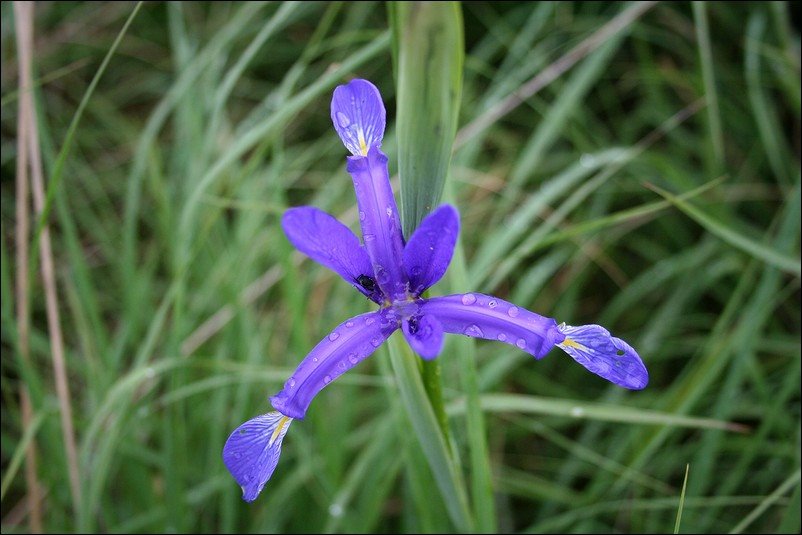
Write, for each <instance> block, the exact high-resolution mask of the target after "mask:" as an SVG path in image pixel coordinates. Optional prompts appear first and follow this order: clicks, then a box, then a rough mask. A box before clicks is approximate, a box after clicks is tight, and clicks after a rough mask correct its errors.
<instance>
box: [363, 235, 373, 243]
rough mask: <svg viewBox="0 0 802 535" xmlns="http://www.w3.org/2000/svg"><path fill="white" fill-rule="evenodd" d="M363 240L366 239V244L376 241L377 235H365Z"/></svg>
mask: <svg viewBox="0 0 802 535" xmlns="http://www.w3.org/2000/svg"><path fill="white" fill-rule="evenodd" d="M362 239H364V240H365V241H366V242H369V241H373V240H375V239H376V235H375V234H365V235H364V236H363V237H362Z"/></svg>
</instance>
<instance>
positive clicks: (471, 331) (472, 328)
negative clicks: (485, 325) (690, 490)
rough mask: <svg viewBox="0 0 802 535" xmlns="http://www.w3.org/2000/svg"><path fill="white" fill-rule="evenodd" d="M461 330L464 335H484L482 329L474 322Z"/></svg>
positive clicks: (479, 336) (478, 336)
mask: <svg viewBox="0 0 802 535" xmlns="http://www.w3.org/2000/svg"><path fill="white" fill-rule="evenodd" d="M462 332H463V334H465V335H466V336H473V337H474V338H481V337H482V336H483V335H484V333H483V332H482V329H480V328H479V326H478V325H476V324H475V323H472V324H470V325H468V326H467V327H465V330H464V331H462Z"/></svg>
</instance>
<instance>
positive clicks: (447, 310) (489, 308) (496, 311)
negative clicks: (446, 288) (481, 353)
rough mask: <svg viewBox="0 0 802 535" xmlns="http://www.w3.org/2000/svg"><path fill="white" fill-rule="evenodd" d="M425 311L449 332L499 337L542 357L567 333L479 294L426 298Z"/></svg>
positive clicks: (542, 318) (536, 316) (543, 319)
mask: <svg viewBox="0 0 802 535" xmlns="http://www.w3.org/2000/svg"><path fill="white" fill-rule="evenodd" d="M420 311H421V313H422V314H431V315H432V316H434V317H436V318H437V319H438V320H439V321H440V323H441V324H442V325H443V330H444V331H445V332H448V333H455V334H462V335H464V336H470V337H473V338H484V339H486V340H496V341H498V342H503V343H505V344H509V345H513V346H515V347H517V348H519V349H522V350H523V351H526V352H527V353H529V354H531V355H533V356H534V357H535V358H538V359H539V358H542V357H544V356H545V355H546V353H548V352H549V350H551V348H553V347H554V345H555V344H557V343H559V342H562V341H563V339H564V338H565V336H564V335H563V334H562V333H561V332H560V331H559V329H558V328H557V322H556V321H554V320H553V319H552V318H547V317H545V316H541V315H539V314H535V313H534V312H530V311H528V310H526V309H523V308H519V307H517V306H515V305H513V304H512V303H509V302H507V301H504V300H503V299H499V298H497V297H493V296H491V295H484V294H479V293H467V294H458V295H448V296H444V297H432V298H431V299H424V300H423V301H422V303H421V306H420Z"/></svg>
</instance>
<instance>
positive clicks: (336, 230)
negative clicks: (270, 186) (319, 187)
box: [281, 206, 382, 303]
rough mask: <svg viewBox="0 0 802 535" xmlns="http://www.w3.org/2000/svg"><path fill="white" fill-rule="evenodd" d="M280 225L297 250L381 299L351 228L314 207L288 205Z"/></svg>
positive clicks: (370, 270) (370, 267) (371, 269)
mask: <svg viewBox="0 0 802 535" xmlns="http://www.w3.org/2000/svg"><path fill="white" fill-rule="evenodd" d="M281 226H282V227H283V228H284V234H286V235H287V239H288V240H290V243H292V244H293V245H294V246H295V248H296V249H298V250H299V251H301V252H302V253H304V254H305V255H307V256H308V257H309V258H311V259H312V260H314V261H316V262H318V263H319V264H322V265H324V266H326V267H327V268H329V269H331V270H332V271H334V272H336V273H338V274H339V275H340V276H341V277H342V278H344V279H345V280H346V281H348V282H349V283H351V285H352V286H354V288H356V289H357V290H359V291H360V292H362V293H363V294H364V295H365V296H366V297H368V299H372V300H373V301H375V302H376V303H381V302H382V295H381V292H380V291H379V289H378V287H377V286H376V285H375V284H371V282H370V281H373V277H374V273H373V266H372V265H371V263H370V258H369V257H368V253H367V252H366V251H365V249H364V248H363V247H362V246H361V245H359V238H357V237H356V236H355V235H354V233H353V232H351V229H349V228H348V227H346V226H345V225H343V224H342V223H340V222H339V221H337V219H335V218H334V217H333V216H331V215H329V214H327V213H326V212H324V211H323V210H319V209H317V208H315V207H313V206H300V207H298V208H290V209H289V210H287V211H286V212H284V216H283V217H282V218H281ZM366 277H368V278H369V280H370V281H368V279H366Z"/></svg>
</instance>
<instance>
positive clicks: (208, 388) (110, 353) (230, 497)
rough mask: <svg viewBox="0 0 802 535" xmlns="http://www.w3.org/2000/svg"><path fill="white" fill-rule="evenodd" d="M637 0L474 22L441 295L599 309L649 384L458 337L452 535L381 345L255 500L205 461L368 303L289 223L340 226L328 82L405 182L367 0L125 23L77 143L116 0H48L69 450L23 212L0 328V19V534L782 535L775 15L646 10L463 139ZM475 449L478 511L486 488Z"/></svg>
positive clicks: (788, 334) (796, 312) (43, 27)
mask: <svg viewBox="0 0 802 535" xmlns="http://www.w3.org/2000/svg"><path fill="white" fill-rule="evenodd" d="M628 7H629V4H624V3H606V2H605V3H550V2H539V3H525V2H522V3H515V2H513V3H501V4H496V3H483V2H478V3H474V2H470V3H465V4H463V5H462V6H461V9H462V15H463V18H464V35H465V62H464V73H463V86H462V102H461V106H460V109H459V124H458V135H457V142H456V145H455V152H454V156H453V159H452V162H451V168H450V174H449V180H448V184H447V186H446V196H447V198H449V199H450V200H451V201H452V202H454V203H455V204H456V205H457V206H458V207H459V209H460V213H461V223H462V233H461V236H460V252H459V255H458V258H457V259H456V260H455V266H452V270H451V271H452V273H450V274H449V278H448V279H447V280H445V281H444V282H443V283H441V284H440V285H438V286H435V288H434V289H433V291H434V292H439V293H445V292H446V291H452V290H453V291H466V290H474V291H481V292H483V293H493V294H495V295H497V296H499V297H502V298H505V299H508V300H511V301H513V302H515V303H517V304H519V305H521V306H525V307H527V308H529V309H531V310H534V311H536V312H539V313H541V314H544V315H549V316H553V317H555V318H557V319H558V320H559V321H566V322H568V323H572V324H581V323H600V324H602V325H605V326H606V327H608V328H609V329H611V330H612V331H613V332H614V333H615V334H616V335H618V336H620V337H622V338H624V339H626V340H627V341H628V342H630V343H631V344H632V345H633V346H634V347H636V348H637V349H638V351H639V353H640V354H641V356H642V357H643V359H644V361H645V363H646V365H647V367H648V368H649V371H650V376H651V382H650V384H649V386H648V388H646V389H645V390H643V391H641V392H627V391H623V390H622V389H619V388H616V387H615V386H612V385H610V384H608V383H607V382H605V381H602V380H601V379H598V378H596V377H595V376H592V375H590V374H588V373H586V372H585V370H584V369H582V368H581V367H579V366H576V365H575V364H574V363H573V361H571V360H570V359H568V358H566V357H565V356H564V355H562V354H561V353H560V352H559V351H557V350H555V351H554V352H553V353H552V354H550V355H549V356H548V357H547V358H545V359H544V360H542V361H539V362H534V361H533V360H532V359H531V358H530V357H528V356H527V355H525V354H523V353H522V352H518V351H515V350H514V348H510V347H508V346H503V347H502V345H500V344H493V343H489V342H483V341H479V342H476V343H471V342H465V340H464V339H460V340H458V339H457V337H450V338H453V340H450V341H449V344H448V345H447V347H446V350H445V351H444V353H443V354H442V355H441V358H440V359H439V360H440V362H441V366H442V382H443V395H444V398H445V402H446V406H447V411H448V414H449V428H450V434H451V439H452V442H453V455H454V458H455V459H456V464H457V466H458V467H459V468H458V473H457V480H458V481H459V480H464V485H465V488H466V492H468V493H469V494H470V495H471V499H470V503H469V505H468V512H467V515H466V517H465V518H464V519H463V520H464V521H465V524H464V525H462V526H460V524H456V523H455V522H454V518H453V516H449V515H448V514H447V512H446V511H447V509H446V503H447V502H448V500H449V499H450V498H453V497H449V496H445V497H444V496H443V495H442V493H441V492H440V490H439V487H438V486H437V485H435V484H434V483H433V481H434V479H433V475H432V472H431V470H430V468H429V463H428V462H427V459H426V454H425V453H424V452H423V451H424V450H422V449H421V446H420V441H419V440H418V438H417V437H416V435H415V433H414V432H413V431H412V428H411V426H410V422H409V420H408V416H407V412H406V411H405V409H404V407H403V406H402V405H401V404H400V403H399V388H398V386H397V383H396V379H395V376H394V375H393V373H392V371H391V367H390V358H389V357H390V354H389V352H388V350H387V349H386V348H382V349H381V350H380V351H378V352H377V353H376V354H375V355H374V356H373V357H372V358H371V359H368V360H367V361H366V362H364V363H362V364H361V365H360V366H359V367H358V368H356V369H355V370H353V371H351V372H350V373H348V374H346V375H344V376H343V377H342V378H341V379H340V380H338V381H337V382H336V383H334V384H333V385H332V386H330V387H329V388H326V389H325V390H324V391H323V392H322V393H321V394H320V395H319V396H318V398H317V399H316V401H315V402H314V403H313V404H312V406H311V408H310V411H309V414H308V417H307V418H306V420H304V421H303V422H295V424H294V425H293V426H292V430H291V432H290V433H289V434H288V437H287V439H286V440H285V444H284V452H283V455H282V459H281V461H280V463H279V467H278V469H277V471H276V473H275V475H274V476H273V479H272V480H271V481H270V483H269V484H268V486H267V487H266V489H265V491H264V492H263V495H262V496H261V497H260V498H259V499H258V500H257V501H256V502H255V503H253V504H251V505H248V504H245V503H243V502H242V501H241V499H240V491H239V489H238V488H237V486H236V484H235V483H234V481H233V480H232V479H231V478H230V476H229V474H228V473H227V472H226V470H225V468H224V466H223V464H222V462H221V458H220V453H221V449H222V446H223V443H224V441H225V439H226V437H227V436H228V434H229V433H230V432H231V430H233V429H234V428H235V427H236V426H237V425H238V424H239V423H241V422H242V421H245V420H246V419H248V418H251V417H253V416H255V415H256V414H260V413H262V412H266V411H267V410H269V404H268V402H267V401H266V396H267V395H269V394H273V393H275V392H276V391H277V390H278V389H280V388H281V385H282V384H283V381H284V380H285V379H286V378H287V377H288V376H289V375H290V373H291V372H292V370H293V369H294V367H295V366H296V365H297V363H299V362H300V360H301V359H302V358H303V356H304V355H305V354H306V353H307V351H308V350H309V349H310V348H311V347H312V346H313V345H314V344H315V343H316V342H317V341H318V340H319V339H320V338H322V337H323V336H324V335H325V334H326V333H327V332H328V331H329V330H330V329H331V328H332V327H333V326H335V325H337V324H338V323H339V322H341V321H343V320H344V319H345V318H346V317H348V316H349V315H355V314H358V313H362V312H365V311H366V310H368V308H369V307H368V306H367V304H366V302H365V300H364V299H363V298H362V297H361V296H359V295H357V294H356V292H354V291H353V290H352V289H351V288H349V287H348V285H346V284H344V283H342V281H340V280H338V279H337V278H336V276H334V275H333V274H331V273H329V272H327V271H326V270H324V269H322V268H320V267H319V266H316V265H314V264H313V263H312V262H309V261H308V260H306V259H303V258H301V257H300V255H298V254H296V253H294V252H293V250H292V248H291V246H290V245H289V244H288V242H287V241H286V239H285V238H284V237H283V235H282V232H281V229H280V226H279V218H280V216H281V213H282V212H283V210H284V209H286V208H287V207H288V206H296V205H301V204H311V205H315V206H317V207H320V208H322V209H325V210H327V211H329V212H331V213H333V214H335V215H337V216H338V217H339V218H340V219H341V220H343V221H345V222H346V223H347V224H349V225H350V226H351V227H352V228H356V227H357V225H356V212H355V209H354V198H353V191H352V187H351V182H350V180H349V178H348V176H347V174H346V173H345V170H344V156H345V152H344V150H343V148H342V146H341V145H340V142H339V140H338V139H337V136H336V135H335V134H334V132H333V129H332V128H331V124H330V118H329V101H330V95H331V91H332V89H333V87H334V86H335V85H337V84H339V83H343V82H345V81H347V80H348V79H350V78H352V77H363V78H368V79H370V80H371V81H373V82H374V83H375V84H376V85H377V86H378V87H379V88H380V90H381V91H382V94H383V96H384V99H385V102H386V105H387V109H388V133H387V137H386V140H385V143H384V148H385V149H386V151H387V152H388V155H389V156H390V162H391V163H390V165H391V173H395V172H396V171H397V162H398V154H397V148H396V143H395V131H394V130H395V129H394V125H395V90H394V87H395V83H394V78H393V70H392V58H391V45H390V32H389V29H388V15H387V9H386V6H385V5H383V4H381V3H370V2H359V3H339V2H332V3H292V2H288V3H261V2H249V3H177V2H176V3H168V4H165V3H148V4H144V5H142V6H141V7H140V9H139V11H138V12H137V13H136V15H135V16H134V17H133V19H132V21H131V23H130V26H129V27H128V29H127V31H126V32H125V35H124V36H122V39H121V41H120V43H119V47H118V48H117V49H116V50H115V52H114V54H113V56H111V58H110V60H109V62H108V64H107V66H106V67H105V69H104V70H103V72H102V76H101V77H100V79H99V82H98V84H97V86H96V89H95V90H94V92H93V93H92V94H91V97H90V98H89V99H88V100H87V102H86V107H85V108H84V109H83V113H82V115H81V116H80V122H79V123H78V124H77V128H76V130H75V132H74V136H72V137H70V136H69V135H68V129H69V126H70V124H71V121H73V120H74V118H75V117H76V111H77V110H78V108H79V104H80V103H81V101H82V99H83V98H84V97H85V96H86V95H87V89H88V87H89V86H90V83H91V81H92V79H93V77H95V76H96V74H97V73H98V70H99V68H100V67H101V64H102V62H103V59H104V57H105V56H106V55H107V54H108V52H109V51H110V49H111V48H112V46H113V43H114V42H115V39H117V38H118V37H119V36H120V33H121V30H122V28H123V26H124V24H125V22H126V20H127V19H128V18H129V17H130V16H131V14H132V12H133V11H134V10H135V8H136V4H134V3H103V4H96V3H80V2H78V3H76V2H64V3H41V4H37V5H36V13H35V24H34V32H35V33H34V47H33V79H34V90H33V97H34V102H35V107H36V113H37V119H38V136H37V140H38V144H39V146H40V147H41V151H42V158H43V162H44V174H45V178H46V182H47V188H48V195H49V199H50V204H49V207H50V212H49V218H48V225H49V228H50V234H51V240H52V257H53V262H54V266H55V276H56V283H57V293H56V296H57V305H58V310H59V312H60V326H61V329H62V331H63V344H62V346H63V353H64V363H65V367H66V377H65V378H66V379H67V381H66V384H67V385H68V388H69V399H70V401H71V415H70V421H71V423H72V425H73V427H74V432H73V433H72V434H73V436H74V440H75V443H76V447H77V455H76V459H74V460H70V457H69V455H68V453H67V450H66V448H65V444H66V442H65V439H64V433H63V423H62V422H63V420H62V418H61V415H62V414H63V410H64V408H65V407H64V405H65V403H64V401H65V400H64V397H63V396H60V395H59V394H58V392H57V389H56V387H55V381H56V378H57V375H58V371H57V370H54V363H53V359H52V357H51V354H52V351H53V349H54V347H55V346H56V345H58V343H59V342H58V340H54V337H53V334H52V332H51V331H50V330H49V327H48V321H47V317H46V299H45V293H46V292H45V289H44V285H43V283H42V277H41V275H40V265H41V263H42V260H43V256H42V255H41V254H40V253H39V243H40V236H41V235H40V234H37V233H36V229H37V226H36V220H35V219H34V218H31V220H32V221H33V228H32V233H31V235H30V237H29V243H30V251H31V255H32V257H31V259H30V261H29V267H28V269H27V271H26V270H25V269H23V271H26V272H27V273H28V274H29V275H30V284H29V290H28V292H27V295H28V299H29V302H30V312H29V314H28V317H29V318H30V322H31V329H30V333H29V335H25V334H24V333H22V334H21V331H20V328H19V327H20V317H19V316H18V315H17V312H16V311H17V307H18V305H19V303H18V300H17V299H15V294H14V287H15V280H16V279H15V277H17V276H19V274H20V268H19V265H18V264H17V261H18V258H19V243H17V242H16V240H15V237H14V230H15V228H16V226H17V223H16V221H15V209H16V206H17V204H18V203H17V197H16V193H15V189H14V188H15V186H14V183H15V174H16V170H15V166H16V163H17V156H18V153H17V145H16V140H17V132H18V128H19V127H18V117H19V106H20V102H21V93H20V91H19V88H18V84H19V69H18V65H19V56H18V50H17V46H16V43H15V31H16V28H17V26H16V25H15V16H14V12H13V6H12V3H11V2H3V3H2V7H1V8H0V9H2V62H3V63H2V108H0V112H1V113H2V117H1V120H2V123H1V124H2V182H1V183H0V187H2V203H1V207H2V234H3V240H2V249H0V253H2V271H1V272H0V275H1V276H0V284H1V285H2V286H0V289H1V290H2V302H1V303H0V305H2V306H1V310H0V311H1V312H2V355H3V358H2V395H3V397H2V437H1V438H2V471H3V482H2V484H3V486H2V527H3V532H4V533H6V532H9V533H10V532H24V531H28V530H30V529H31V527H32V526H35V524H32V522H35V521H36V518H38V519H40V520H41V522H42V528H43V529H44V530H46V531H55V532H59V531H66V532H72V531H92V532H96V531H102V532H157V531H158V532H165V531H170V532H201V533H207V532H208V533H219V532H232V531H304V532H321V531H326V532H368V531H370V532H401V531H404V532H418V531H450V530H452V529H454V527H455V526H456V527H459V528H460V529H466V528H465V526H467V529H480V528H481V529H482V530H490V531H494V530H498V531H522V532H532V531H534V532H562V531H565V532H611V531H616V532H667V531H674V530H675V524H676V523H677V516H678V512H681V522H679V527H678V531H679V532H723V531H731V532H761V533H765V532H797V533H798V532H799V530H800V288H799V283H800V269H799V266H800V262H799V254H800V153H799V146H800V82H799V74H800V41H799V22H798V18H794V17H796V16H797V14H796V13H795V11H798V7H799V6H798V4H796V5H793V4H788V3H784V2H771V3H749V2H747V3H740V2H739V3H709V4H704V3H701V4H697V5H691V4H689V3H673V2H672V3H661V4H657V5H656V6H654V7H652V8H651V9H649V10H648V11H647V12H646V13H645V14H643V15H642V16H640V17H639V18H638V19H637V21H635V22H634V23H632V24H631V25H628V26H627V27H626V28H625V29H624V30H623V31H621V32H618V33H616V34H615V35H614V36H611V37H609V38H606V39H604V40H603V42H602V43H600V44H599V45H598V46H594V47H593V48H592V50H590V51H589V54H587V55H586V56H585V57H583V58H582V59H581V60H580V61H579V62H577V63H576V64H574V65H573V66H571V68H569V69H568V70H567V71H566V72H565V73H564V74H562V75H561V76H559V77H557V78H556V79H554V80H553V81H551V82H549V83H548V84H546V85H545V86H544V87H543V88H542V89H540V90H539V91H538V92H537V93H536V94H534V95H531V96H527V98H525V99H523V101H522V102H520V103H518V104H517V105H515V106H513V107H511V108H510V109H509V110H508V113H506V114H504V115H502V116H499V117H491V120H490V121H489V123H487V125H486V128H484V129H482V130H479V131H476V130H471V128H470V127H471V125H475V124H478V123H475V121H476V120H477V119H479V118H482V117H488V115H487V114H488V113H489V110H492V109H494V106H496V105H498V104H499V103H501V102H505V99H506V98H507V97H508V95H510V94H512V93H513V92H515V91H517V90H519V89H521V88H522V87H525V86H526V83H527V82H528V81H529V80H531V79H532V78H533V77H535V76H537V75H538V74H539V73H542V72H544V70H545V69H547V67H548V66H549V65H553V64H554V62H560V61H564V60H565V58H566V57H570V55H569V52H570V51H571V50H572V49H573V48H574V47H575V46H577V45H579V44H581V43H582V42H583V41H584V40H585V39H587V38H588V37H589V36H590V35H592V34H593V33H594V32H595V31H597V30H598V29H599V28H601V27H602V26H603V25H605V24H606V23H608V22H609V21H611V20H612V19H613V18H614V17H615V16H616V15H617V14H618V13H620V12H622V11H623V10H625V9H626V8H628ZM59 155H62V157H63V160H59ZM396 186H397V184H396ZM396 191H399V189H398V188H397V189H396ZM26 344H28V345H29V347H30V350H29V356H28V357H27V358H26V357H25V356H24V353H25V351H24V347H25V345H26ZM466 355H472V357H471V362H474V363H475V369H476V373H477V376H476V387H477V389H478V395H479V396H480V402H481V404H482V407H483V408H484V412H483V414H484V419H483V422H484V427H485V430H486V433H485V435H484V437H483V438H484V441H485V442H486V443H485V445H484V446H483V445H482V444H479V443H478V441H477V438H476V435H475V433H470V432H467V431H466V422H467V421H468V419H469V418H471V417H475V416H476V415H475V414H474V415H473V416H472V415H471V414H470V413H469V414H467V415H466V411H465V409H464V407H465V396H466V388H465V385H466V384H468V385H469V386H470V381H466V380H465V378H464V376H463V375H464V370H465V366H464V362H465V356H466ZM23 390H25V391H27V392H29V395H30V399H31V406H32V409H33V412H32V415H31V417H30V418H25V419H24V418H23V416H22V411H21V407H20V403H21V402H20V396H21V392H22V391H23ZM26 420H27V422H26ZM733 424H737V425H733ZM738 426H740V427H738ZM31 444H34V445H35V449H36V459H37V471H36V478H35V479H36V481H37V482H38V483H37V485H36V489H39V492H40V493H41V494H40V497H39V498H38V499H37V500H35V501H36V504H37V505H38V508H34V509H33V510H32V509H31V502H30V500H29V499H28V497H30V496H31V495H32V493H34V494H33V495H34V496H36V494H35V493H36V489H32V485H31V479H30V478H26V476H25V472H24V468H23V467H24V465H25V460H24V452H25V450H26V448H27V447H28V446H29V445H31ZM476 451H483V452H484V453H483V458H482V459H481V460H482V461H484V462H485V463H486V465H487V466H489V470H490V475H491V484H492V493H491V492H486V493H482V492H478V491H477V490H476V488H477V485H474V483H475V482H476V480H477V478H478V477H481V474H478V473H477V472H476V471H475V470H474V467H475V464H473V461H471V462H469V458H471V455H473V454H475V452H476ZM480 464H481V463H480ZM686 467H687V471H688V475H687V483H685V474H686ZM71 470H72V471H73V473H74V474H77V479H76V480H75V482H76V483H77V485H73V486H71V483H70V471H71ZM468 487H471V488H472V489H473V490H470V489H469V488H468ZM478 487H479V490H481V485H478ZM71 489H72V490H71Z"/></svg>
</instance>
